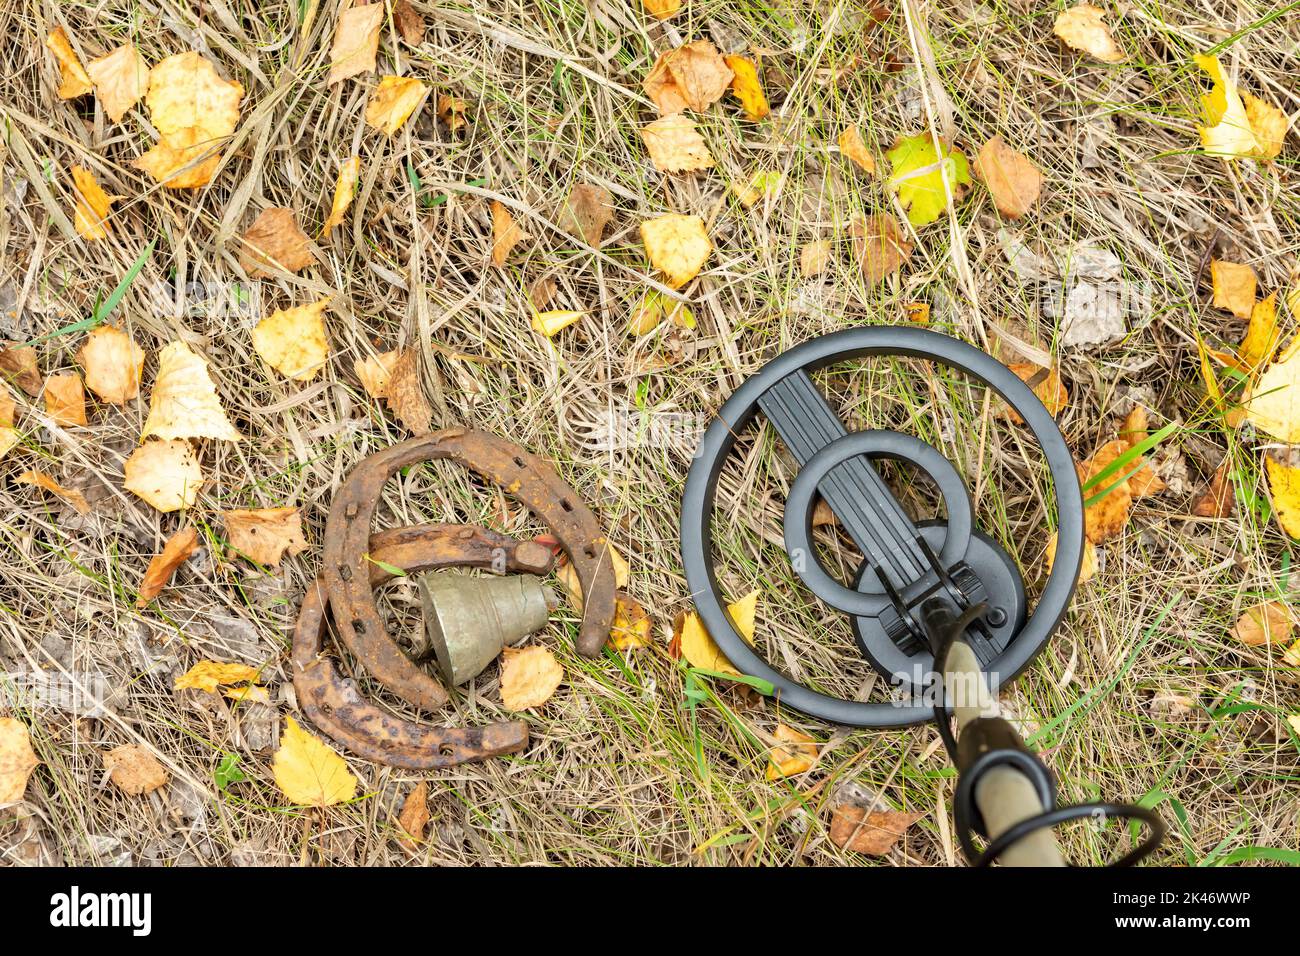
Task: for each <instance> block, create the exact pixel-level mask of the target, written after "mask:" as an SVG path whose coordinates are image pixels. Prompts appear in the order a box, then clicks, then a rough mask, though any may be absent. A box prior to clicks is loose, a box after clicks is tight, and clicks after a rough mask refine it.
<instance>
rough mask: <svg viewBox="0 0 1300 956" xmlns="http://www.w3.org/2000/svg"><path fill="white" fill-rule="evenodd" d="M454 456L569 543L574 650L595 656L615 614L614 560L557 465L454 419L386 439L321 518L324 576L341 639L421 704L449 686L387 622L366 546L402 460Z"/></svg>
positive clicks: (440, 698) (439, 700)
mask: <svg viewBox="0 0 1300 956" xmlns="http://www.w3.org/2000/svg"><path fill="white" fill-rule="evenodd" d="M438 458H446V459H450V460H452V461H455V462H457V463H458V464H460V465H463V466H464V467H466V468H468V469H470V470H471V471H473V472H475V473H476V474H479V475H481V476H482V477H484V478H486V479H488V480H489V481H491V482H493V483H494V484H496V485H498V486H500V487H501V488H502V489H503V490H505V491H507V492H509V493H510V494H511V495H513V496H514V497H515V498H516V499H517V500H519V501H520V502H521V503H522V504H524V505H525V506H526V507H527V508H528V510H529V511H531V512H532V513H533V514H534V515H536V516H537V517H538V518H540V519H541V520H542V521H543V522H545V523H546V524H547V525H548V526H549V527H550V528H551V530H552V531H553V532H554V533H555V537H556V538H557V539H558V540H559V542H560V544H561V545H562V546H563V548H564V550H565V551H566V552H568V555H569V559H570V561H571V562H572V563H573V567H574V570H575V571H576V572H577V574H578V580H579V583H580V584H581V586H582V594H583V616H582V627H581V630H580V632H579V634H578V638H577V641H576V644H577V648H578V653H580V654H582V655H583V656H585V657H597V656H599V655H600V653H601V648H603V647H604V646H605V641H606V640H607V638H608V637H609V630H610V626H611V624H612V623H613V619H614V604H615V593H614V592H615V581H614V566H613V561H612V559H611V557H610V552H609V548H608V544H607V542H606V540H605V536H604V534H603V533H602V532H601V530H600V525H599V524H598V523H597V521H596V516H595V515H593V514H592V513H591V510H590V509H589V508H588V507H587V506H586V505H585V504H584V503H583V502H582V499H581V498H579V497H578V495H577V494H576V493H575V492H574V490H573V489H572V488H570V487H569V486H568V485H567V484H566V483H565V482H564V481H563V479H561V478H560V476H559V475H557V474H556V473H555V471H554V469H553V468H552V467H551V466H550V465H549V464H548V463H547V462H545V461H544V460H542V459H541V458H538V457H537V456H536V455H533V454H531V453H530V452H528V451H525V450H524V449H523V448H520V447H519V446H518V445H515V444H514V443H512V442H508V441H506V440H505V439H503V438H498V437H496V436H495V435H489V434H487V433H486V432H479V431H471V430H469V429H465V428H451V429H445V430H443V431H439V432H434V433H433V434H431V435H425V436H423V437H420V438H412V439H410V440H409V441H404V442H401V443H400V444H397V445H393V446H392V447H391V448H387V449H385V450H383V451H381V452H377V453H375V454H373V455H371V456H369V457H368V458H365V459H364V460H362V461H361V463H360V464H358V465H357V466H356V467H355V468H353V470H352V472H351V473H350V474H349V475H348V477H347V478H346V479H345V480H344V482H343V484H342V486H340V488H339V490H338V492H337V493H336V494H335V496H334V502H333V504H332V506H331V508H330V513H329V518H328V519H327V520H326V522H325V538H324V553H323V556H322V562H321V563H322V570H321V579H322V580H323V582H324V584H325V590H326V592H327V594H328V596H329V601H330V605H331V607H332V608H333V613H334V621H335V624H336V626H337V628H338V634H339V638H340V640H342V642H343V643H344V644H345V645H346V646H347V648H348V649H349V650H350V651H351V652H352V653H353V654H354V655H355V656H356V657H357V659H358V661H359V662H360V663H361V664H362V665H363V666H364V667H365V668H366V670H367V671H368V672H369V673H370V674H371V676H373V677H374V678H375V679H376V680H377V681H379V682H380V683H381V684H383V685H384V686H385V687H386V688H388V689H389V690H391V691H392V692H393V693H394V694H397V695H398V696H399V697H401V698H402V699H403V700H406V701H408V702H409V703H411V704H413V705H415V706H416V707H420V708H423V709H425V710H434V709H437V708H439V707H442V706H443V705H444V704H446V702H447V692H446V691H445V690H444V689H443V687H442V685H441V684H439V683H438V681H437V680H435V679H434V678H433V677H432V676H430V675H429V674H428V673H427V672H425V671H424V670H422V669H421V668H419V667H418V666H417V665H416V664H415V662H414V661H412V660H411V659H410V658H409V657H408V656H407V655H406V654H405V653H404V652H403V650H402V648H401V647H400V646H398V644H397V642H396V641H394V640H393V639H392V637H391V636H390V635H389V634H388V632H387V630H386V629H385V628H384V623H383V621H382V619H381V618H380V616H379V610H378V608H377V607H376V606H375V599H374V595H373V593H372V591H371V588H370V577H371V566H372V562H371V561H370V560H368V558H367V555H366V548H367V545H368V542H369V541H370V522H371V517H372V516H373V514H374V510H375V503H376V502H377V500H378V498H379V493H380V491H381V490H382V488H383V486H384V485H385V484H386V483H387V482H388V480H389V479H390V478H391V477H392V476H393V474H394V473H395V472H397V471H398V470H399V469H401V468H405V467H407V466H408V465H413V464H416V463H417V462H421V461H428V460H431V459H438Z"/></svg>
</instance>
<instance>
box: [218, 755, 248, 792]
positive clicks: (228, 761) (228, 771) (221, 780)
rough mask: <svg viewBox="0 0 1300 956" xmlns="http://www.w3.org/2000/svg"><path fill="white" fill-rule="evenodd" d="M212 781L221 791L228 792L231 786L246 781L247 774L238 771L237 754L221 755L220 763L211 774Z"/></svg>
mask: <svg viewBox="0 0 1300 956" xmlns="http://www.w3.org/2000/svg"><path fill="white" fill-rule="evenodd" d="M212 779H213V780H215V781H216V784H217V786H218V787H219V788H221V789H222V790H228V789H230V785H231V784H235V783H239V782H241V781H243V780H247V779H248V774H246V773H244V771H242V770H240V769H239V754H222V755H221V763H219V764H217V769H216V770H214V771H213V772H212Z"/></svg>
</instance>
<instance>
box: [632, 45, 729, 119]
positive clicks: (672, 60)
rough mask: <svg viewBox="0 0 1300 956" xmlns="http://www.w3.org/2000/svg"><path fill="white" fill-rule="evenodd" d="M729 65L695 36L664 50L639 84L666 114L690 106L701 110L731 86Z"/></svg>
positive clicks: (677, 111)
mask: <svg viewBox="0 0 1300 956" xmlns="http://www.w3.org/2000/svg"><path fill="white" fill-rule="evenodd" d="M733 75H734V74H733V73H732V70H731V67H729V66H727V63H726V61H725V60H723V58H722V56H721V54H719V53H718V50H717V48H716V47H715V46H714V45H713V44H712V43H711V42H709V41H708V40H696V41H694V42H693V43H687V44H685V45H684V46H680V47H678V48H677V49H675V50H669V51H668V52H667V53H663V54H661V55H660V56H659V58H658V59H657V60H655V63H654V66H652V67H651V68H650V73H649V74H648V75H647V76H646V78H645V80H644V81H643V82H642V84H641V88H642V89H643V90H645V93H646V95H647V96H649V97H650V100H651V101H652V102H653V103H654V104H655V106H657V107H658V108H659V112H660V113H661V114H663V115H665V116H667V115H668V114H670V113H680V112H681V111H682V110H684V109H688V108H689V109H693V110H695V111H696V112H697V113H702V112H704V111H705V110H707V109H708V108H709V107H710V106H712V105H713V104H714V103H716V102H717V101H718V100H719V99H721V98H722V94H724V93H726V92H727V90H728V89H729V88H730V87H731V80H732V76H733Z"/></svg>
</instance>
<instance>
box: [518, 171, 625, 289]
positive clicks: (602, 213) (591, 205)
mask: <svg viewBox="0 0 1300 956" xmlns="http://www.w3.org/2000/svg"><path fill="white" fill-rule="evenodd" d="M613 217H614V197H613V196H612V195H610V192H609V190H608V189H605V188H604V187H603V186H589V185H587V184H586V183H579V184H578V185H576V186H574V187H573V191H572V192H570V193H569V200H568V202H566V203H565V204H564V210H563V212H562V213H561V214H560V217H559V220H560V222H559V224H560V228H561V229H563V230H565V231H566V232H568V233H571V234H572V235H575V236H581V237H582V238H583V240H584V241H585V242H586V243H587V245H589V246H591V247H593V248H596V249H599V248H600V240H601V237H602V236H603V235H604V234H605V226H606V225H608V224H609V221H610V219H612V218H613ZM533 304H534V306H535V307H536V308H537V309H539V310H540V309H543V308H545V304H543V305H537V303H536V300H534V303H533Z"/></svg>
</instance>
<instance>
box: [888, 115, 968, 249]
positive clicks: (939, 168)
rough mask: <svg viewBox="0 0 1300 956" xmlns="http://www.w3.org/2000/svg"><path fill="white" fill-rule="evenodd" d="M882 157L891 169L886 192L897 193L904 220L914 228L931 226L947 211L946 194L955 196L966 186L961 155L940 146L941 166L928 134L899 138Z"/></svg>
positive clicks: (966, 181) (966, 166) (965, 165)
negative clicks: (960, 187) (904, 213)
mask: <svg viewBox="0 0 1300 956" xmlns="http://www.w3.org/2000/svg"><path fill="white" fill-rule="evenodd" d="M885 156H886V158H888V160H889V163H890V165H891V166H893V168H894V173H893V175H892V176H890V177H889V188H890V189H892V190H894V192H896V193H898V201H899V202H901V203H902V204H903V206H904V208H906V209H907V219H908V221H909V222H910V223H911V224H912V225H914V226H924V225H926V224H927V223H931V222H934V221H935V220H936V219H938V218H939V217H940V216H941V215H943V211H944V210H945V209H947V208H948V198H949V190H951V191H952V194H953V195H956V194H957V193H958V192H959V190H958V187H959V186H969V185H970V181H971V179H970V167H969V166H968V164H967V162H966V157H965V155H964V154H962V152H961V151H960V150H956V149H953V148H952V147H951V146H948V145H947V144H944V146H943V160H942V162H941V161H940V159H939V154H938V153H937V152H936V151H935V148H934V137H932V136H931V135H930V134H929V133H917V134H916V135H915V136H904V137H902V138H901V139H899V141H898V142H897V143H895V144H894V148H893V149H891V150H890V151H889V152H887V153H885ZM945 178H946V179H947V185H946V186H945V183H944V180H945Z"/></svg>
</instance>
